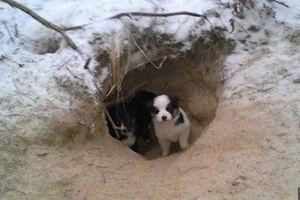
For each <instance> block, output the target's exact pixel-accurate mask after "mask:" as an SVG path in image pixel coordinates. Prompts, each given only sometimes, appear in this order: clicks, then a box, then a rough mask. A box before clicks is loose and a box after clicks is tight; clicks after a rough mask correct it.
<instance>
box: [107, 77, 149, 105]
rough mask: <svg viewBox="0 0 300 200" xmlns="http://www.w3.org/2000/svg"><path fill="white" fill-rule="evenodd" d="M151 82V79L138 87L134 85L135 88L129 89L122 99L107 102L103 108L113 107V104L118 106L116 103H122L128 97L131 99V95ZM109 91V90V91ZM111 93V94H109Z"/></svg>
mask: <svg viewBox="0 0 300 200" xmlns="http://www.w3.org/2000/svg"><path fill="white" fill-rule="evenodd" d="M152 80H153V78H152V79H151V80H148V81H144V82H142V83H140V84H139V85H136V86H135V87H133V88H131V89H130V91H128V92H126V96H123V97H122V99H116V100H112V101H109V102H105V103H104V104H105V106H106V107H109V106H113V105H115V104H118V103H121V102H122V101H124V99H125V100H126V99H128V98H129V97H132V96H133V94H134V93H135V92H136V91H138V90H140V89H141V88H143V87H145V86H146V85H148V84H149V83H150V82H151V81H152ZM110 91H111V90H110ZM110 93H111V92H110ZM108 96H109V95H106V97H105V98H107V97H108Z"/></svg>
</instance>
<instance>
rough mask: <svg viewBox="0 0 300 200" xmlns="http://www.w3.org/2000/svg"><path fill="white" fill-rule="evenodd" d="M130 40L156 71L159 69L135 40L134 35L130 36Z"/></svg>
mask: <svg viewBox="0 0 300 200" xmlns="http://www.w3.org/2000/svg"><path fill="white" fill-rule="evenodd" d="M130 38H131V39H132V41H133V42H134V44H135V46H136V47H137V48H138V49H139V50H140V51H141V53H142V54H143V56H144V57H145V58H146V59H147V60H148V62H149V63H150V64H151V65H153V66H154V67H155V68H156V69H159V67H158V66H156V65H155V64H154V63H153V62H152V61H151V60H150V59H149V58H148V56H147V55H146V54H145V52H144V51H143V49H142V48H141V47H140V46H139V44H138V43H137V42H136V41H135V39H134V38H133V37H132V35H130Z"/></svg>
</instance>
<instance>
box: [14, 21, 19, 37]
mask: <svg viewBox="0 0 300 200" xmlns="http://www.w3.org/2000/svg"><path fill="white" fill-rule="evenodd" d="M14 27H15V37H16V38H18V37H19V30H18V24H15V26H14Z"/></svg>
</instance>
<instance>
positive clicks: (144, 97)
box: [130, 90, 155, 143]
mask: <svg viewBox="0 0 300 200" xmlns="http://www.w3.org/2000/svg"><path fill="white" fill-rule="evenodd" d="M154 97H155V94H154V93H152V92H149V91H146V90H141V91H138V92H137V93H136V94H135V95H134V97H133V99H132V100H131V102H130V104H131V107H132V108H133V109H134V116H135V133H136V136H137V137H142V138H143V139H144V140H145V141H146V142H147V143H148V142H150V131H151V129H152V126H153V125H152V117H151V115H150V113H149V109H148V106H147V104H148V103H149V102H150V101H151V100H152V99H153V98H154Z"/></svg>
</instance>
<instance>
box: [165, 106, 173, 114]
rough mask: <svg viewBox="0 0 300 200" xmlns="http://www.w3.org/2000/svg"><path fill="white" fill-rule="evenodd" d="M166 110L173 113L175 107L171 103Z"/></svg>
mask: <svg viewBox="0 0 300 200" xmlns="http://www.w3.org/2000/svg"><path fill="white" fill-rule="evenodd" d="M166 110H167V111H168V112H170V113H171V112H172V111H173V107H172V106H171V105H168V106H167V108H166Z"/></svg>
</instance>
